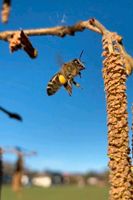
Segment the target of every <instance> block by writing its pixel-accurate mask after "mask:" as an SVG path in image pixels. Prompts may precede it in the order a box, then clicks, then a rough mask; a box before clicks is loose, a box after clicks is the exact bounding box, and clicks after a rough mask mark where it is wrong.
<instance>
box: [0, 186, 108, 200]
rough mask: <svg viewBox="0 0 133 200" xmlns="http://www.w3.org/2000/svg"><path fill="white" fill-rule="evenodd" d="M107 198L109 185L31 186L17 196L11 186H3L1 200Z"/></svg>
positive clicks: (96, 199) (85, 199)
mask: <svg viewBox="0 0 133 200" xmlns="http://www.w3.org/2000/svg"><path fill="white" fill-rule="evenodd" d="M17 199H21V200H99V199H101V200H107V199H108V188H107V187H90V186H86V187H81V188H80V187H77V186H57V187H51V188H40V187H30V188H25V189H23V191H22V196H21V197H19V198H17V197H16V194H14V193H13V192H12V191H11V188H10V187H7V186H6V187H3V189H2V198H1V200H17Z"/></svg>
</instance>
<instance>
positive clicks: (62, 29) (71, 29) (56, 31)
mask: <svg viewBox="0 0 133 200" xmlns="http://www.w3.org/2000/svg"><path fill="white" fill-rule="evenodd" d="M93 20H94V19H93ZM94 21H95V20H94ZM97 22H98V21H97ZM85 29H89V30H92V31H94V32H97V33H100V34H102V31H101V30H100V28H99V27H97V26H94V24H93V25H92V21H91V20H87V21H80V22H78V23H76V24H75V25H73V26H56V27H51V28H40V29H30V30H23V31H24V33H25V34H26V35H27V36H39V35H53V36H58V37H64V36H66V35H71V36H73V35H74V34H75V32H80V31H84V30H85ZM16 32H18V30H15V31H4V32H0V40H5V41H7V40H8V38H10V37H12V35H13V34H14V33H16Z"/></svg>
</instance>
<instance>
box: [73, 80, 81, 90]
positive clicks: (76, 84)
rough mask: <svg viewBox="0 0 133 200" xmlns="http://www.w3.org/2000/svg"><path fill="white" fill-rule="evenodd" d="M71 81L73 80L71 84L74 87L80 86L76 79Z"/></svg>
mask: <svg viewBox="0 0 133 200" xmlns="http://www.w3.org/2000/svg"><path fill="white" fill-rule="evenodd" d="M72 82H73V84H74V85H75V86H76V87H78V88H79V87H80V84H79V83H77V82H76V81H74V80H73V81H72Z"/></svg>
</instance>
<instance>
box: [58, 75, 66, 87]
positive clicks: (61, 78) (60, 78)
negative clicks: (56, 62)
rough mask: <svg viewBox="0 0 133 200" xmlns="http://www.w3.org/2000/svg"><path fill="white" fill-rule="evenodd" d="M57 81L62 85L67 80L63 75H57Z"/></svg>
mask: <svg viewBox="0 0 133 200" xmlns="http://www.w3.org/2000/svg"><path fill="white" fill-rule="evenodd" d="M59 81H60V83H61V84H62V85H64V84H65V83H66V82H67V80H66V79H65V77H64V76H63V75H59Z"/></svg>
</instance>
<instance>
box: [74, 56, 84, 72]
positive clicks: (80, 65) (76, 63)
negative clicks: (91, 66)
mask: <svg viewBox="0 0 133 200" xmlns="http://www.w3.org/2000/svg"><path fill="white" fill-rule="evenodd" d="M72 63H73V65H74V66H76V68H78V69H79V71H81V70H84V69H85V66H84V64H83V62H81V60H80V59H74V60H73V61H72Z"/></svg>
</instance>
